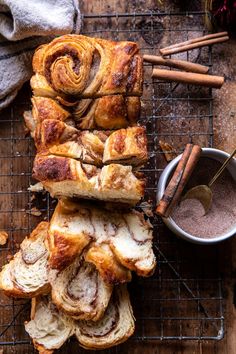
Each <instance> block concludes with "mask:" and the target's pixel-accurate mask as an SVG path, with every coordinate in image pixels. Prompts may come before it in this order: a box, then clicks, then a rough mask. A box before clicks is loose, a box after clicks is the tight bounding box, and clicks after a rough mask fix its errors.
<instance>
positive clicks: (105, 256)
mask: <svg viewBox="0 0 236 354" xmlns="http://www.w3.org/2000/svg"><path fill="white" fill-rule="evenodd" d="M85 260H86V262H91V263H93V264H94V265H95V266H96V268H97V270H98V271H99V273H100V275H101V277H102V278H103V280H104V281H105V282H106V283H108V284H120V283H127V282H129V281H131V279H132V275H131V272H130V271H129V270H128V269H127V268H125V267H123V266H122V265H121V263H119V261H118V260H117V259H116V257H115V256H114V254H113V252H112V251H111V249H110V246H109V245H96V244H95V245H94V246H91V247H90V248H89V250H88V252H87V253H86V255H85Z"/></svg>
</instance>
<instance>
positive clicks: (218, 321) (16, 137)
mask: <svg viewBox="0 0 236 354" xmlns="http://www.w3.org/2000/svg"><path fill="white" fill-rule="evenodd" d="M83 33H84V34H87V35H90V36H97V37H102V38H111V39H114V40H131V41H136V42H138V43H139V44H140V47H141V51H142V53H143V54H144V53H150V54H158V48H159V46H160V45H161V46H165V45H168V44H171V43H173V42H178V41H183V40H187V39H189V38H191V37H196V36H200V35H202V34H204V13H202V12H194V13H188V14H183V13H150V12H149V13H133V14H116V15H113V14H105V15H99V16H94V15H91V16H85V17H84V21H83ZM177 57H179V58H181V59H187V60H191V61H195V62H200V63H201V64H205V65H209V66H210V67H211V64H212V63H211V49H210V48H203V49H201V50H194V51H191V53H190V52H189V53H188V52H187V53H182V54H180V55H178V56H177ZM144 69H145V81H144V94H143V98H142V102H143V104H142V114H141V118H140V121H139V123H140V124H142V125H145V126H146V128H147V135H148V144H149V154H150V159H149V162H148V164H147V165H146V166H145V168H144V172H145V174H146V176H147V179H148V183H147V193H146V197H145V199H146V200H148V199H150V200H151V201H152V203H153V205H155V198H156V197H155V195H156V186H157V182H158V178H159V176H160V174H161V172H162V170H163V168H164V167H165V165H166V162H165V159H164V155H163V153H162V152H161V151H160V148H159V143H158V142H159V140H160V139H161V140H164V141H166V142H169V143H171V144H172V145H173V146H174V147H175V149H176V150H177V151H178V152H181V151H182V150H183V148H184V146H185V144H186V143H187V142H190V141H191V142H194V143H198V144H200V145H201V146H212V144H213V126H212V124H213V122H212V119H213V115H212V104H213V102H212V93H211V90H210V89H206V88H197V87H192V86H186V85H182V84H175V83H168V82H160V81H158V80H152V79H151V72H152V65H148V64H145V67H144ZM29 108H30V89H29V87H28V86H25V87H24V88H23V90H22V91H21V93H20V94H19V95H18V97H17V99H16V100H15V102H14V103H13V104H12V105H11V107H10V108H9V109H7V110H5V111H4V112H3V113H2V114H1V117H0V120H1V130H0V138H1V139H0V163H1V168H0V209H1V210H0V221H1V226H0V227H1V229H3V230H5V231H7V232H8V234H9V241H8V243H7V245H6V246H3V247H1V249H0V252H1V255H0V264H1V265H3V264H5V263H6V262H7V259H9V257H10V256H11V255H12V254H14V253H15V251H16V250H17V249H18V247H19V243H20V242H21V241H22V239H23V238H24V236H25V235H27V234H29V232H30V231H31V230H32V229H33V228H34V227H35V225H36V224H37V223H38V222H39V221H40V220H41V219H48V218H49V217H50V214H51V212H52V210H53V208H54V206H55V202H56V201H55V200H52V199H51V198H50V197H49V196H48V194H43V195H38V196H36V197H35V196H34V195H33V194H31V193H30V192H29V191H27V188H28V186H29V185H30V184H32V183H34V181H33V180H32V179H31V171H32V160H33V156H34V153H35V151H34V145H33V142H32V139H31V138H30V137H28V136H26V135H25V130H24V125H23V119H22V113H23V111H24V110H27V109H29ZM34 208H37V210H40V213H41V215H40V216H35V215H34V214H35V209H34ZM36 212H37V211H36ZM153 225H154V240H155V242H154V247H155V253H156V256H157V260H158V266H157V269H156V272H155V274H154V275H153V276H152V277H151V278H148V279H141V278H137V277H134V280H133V282H132V283H131V284H130V285H129V289H130V293H131V299H132V304H133V307H134V314H135V317H136V319H137V321H136V332H135V335H134V336H133V338H132V339H131V341H132V340H138V341H144V340H165V339H168V340H170V339H173V340H174V339H178V340H183V339H188V340H189V339H192V340H204V339H212V340H219V339H222V338H223V336H224V317H223V298H222V284H221V279H220V276H219V274H220V273H219V269H218V247H217V246H211V247H209V248H208V247H202V246H198V245H191V244H188V243H187V242H184V241H181V240H179V239H177V238H176V237H175V236H174V235H172V233H171V232H170V231H168V229H167V228H166V227H165V226H164V225H163V223H162V221H161V220H160V218H158V217H156V216H155V217H154V218H153ZM29 308H30V304H29V302H28V301H24V300H10V299H8V298H6V297H5V296H3V295H1V297H0V313H1V316H0V345H9V346H11V348H13V349H11V352H14V351H15V352H17V353H20V349H17V348H20V347H19V346H18V345H19V344H25V346H24V351H23V352H24V353H26V352H27V353H32V352H33V349H32V346H31V345H30V344H29V343H30V341H29V337H28V336H27V334H26V333H25V331H24V326H23V323H24V321H25V320H26V319H28V318H29ZM68 345H69V348H70V349H68V350H69V352H73V350H72V348H74V346H75V345H77V344H75V341H73V340H72V341H70V343H69V344H67V348H68ZM64 348H65V347H64ZM119 350H120V349H119V347H118V348H116V349H114V351H115V352H119ZM80 351H81V352H83V350H82V349H80ZM59 352H61V353H65V350H64V349H62V350H61V351H59ZM69 352H68V353H69ZM110 352H113V349H112V350H111V351H110Z"/></svg>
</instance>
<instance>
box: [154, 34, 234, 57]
mask: <svg viewBox="0 0 236 354" xmlns="http://www.w3.org/2000/svg"><path fill="white" fill-rule="evenodd" d="M228 40H229V37H228V36H224V37H219V38H214V39H209V40H206V41H205V40H204V41H201V42H196V43H192V44H186V45H178V46H176V47H174V48H170V49H166V48H162V49H160V53H161V55H163V56H165V55H171V54H177V53H182V52H187V51H188V50H192V49H196V48H201V47H206V46H209V45H212V44H216V43H223V42H226V41H228Z"/></svg>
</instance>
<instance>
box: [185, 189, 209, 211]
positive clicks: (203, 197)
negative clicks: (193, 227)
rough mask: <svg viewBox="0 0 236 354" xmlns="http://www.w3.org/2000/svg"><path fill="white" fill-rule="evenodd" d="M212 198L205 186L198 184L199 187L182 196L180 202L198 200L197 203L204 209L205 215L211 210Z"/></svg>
mask: <svg viewBox="0 0 236 354" xmlns="http://www.w3.org/2000/svg"><path fill="white" fill-rule="evenodd" d="M212 196H213V195H212V191H211V189H210V188H209V187H208V186H207V185H205V184H200V185H199V186H196V187H193V188H191V189H189V190H188V191H187V192H186V193H185V195H184V196H183V198H182V200H185V199H197V200H199V202H200V203H201V204H202V206H203V208H204V211H205V214H207V213H208V211H209V210H210V209H211V205H212ZM205 214H204V215H205Z"/></svg>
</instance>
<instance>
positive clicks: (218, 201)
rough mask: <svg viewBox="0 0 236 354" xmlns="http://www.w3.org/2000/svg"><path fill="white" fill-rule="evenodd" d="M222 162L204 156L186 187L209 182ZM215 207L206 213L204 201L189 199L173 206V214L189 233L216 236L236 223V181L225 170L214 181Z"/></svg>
mask: <svg viewBox="0 0 236 354" xmlns="http://www.w3.org/2000/svg"><path fill="white" fill-rule="evenodd" d="M220 166H221V164H220V163H219V162H217V161H215V160H212V159H210V158H201V159H200V161H199V162H198V164H197V166H196V168H195V171H194V173H193V175H192V177H191V181H190V182H189V183H188V186H187V188H186V189H189V188H191V187H193V186H196V185H199V184H207V183H208V182H209V181H210V179H211V178H212V177H213V176H214V174H215V172H216V171H217V170H218V168H219V167H220ZM211 190H212V192H213V200H212V208H211V210H210V211H209V212H208V213H207V215H204V209H203V207H202V205H201V203H200V202H199V201H198V200H196V199H187V200H184V201H183V202H181V203H180V204H179V205H178V206H176V208H175V209H174V210H173V213H172V215H171V217H172V218H173V220H174V221H175V222H176V224H177V225H178V226H179V227H180V228H181V229H183V230H184V231H186V232H188V233H189V234H191V235H193V236H197V237H201V238H214V237H216V236H220V235H222V234H224V233H225V232H227V231H229V230H230V229H231V228H232V227H233V226H234V225H235V224H236V182H235V181H234V180H233V178H232V176H231V175H230V173H229V172H228V171H227V170H225V171H224V172H223V174H222V175H221V176H220V177H219V179H218V180H217V181H216V182H215V183H214V184H213V185H212V187H211Z"/></svg>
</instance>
